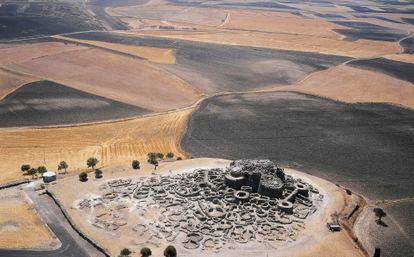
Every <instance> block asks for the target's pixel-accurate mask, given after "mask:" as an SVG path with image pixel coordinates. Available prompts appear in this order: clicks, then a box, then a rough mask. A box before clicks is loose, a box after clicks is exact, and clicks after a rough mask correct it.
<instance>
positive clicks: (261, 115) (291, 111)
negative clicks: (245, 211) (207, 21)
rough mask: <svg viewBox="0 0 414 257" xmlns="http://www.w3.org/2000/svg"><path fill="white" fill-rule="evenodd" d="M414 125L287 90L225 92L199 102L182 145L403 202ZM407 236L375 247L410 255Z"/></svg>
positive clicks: (405, 114)
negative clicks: (271, 164)
mask: <svg viewBox="0 0 414 257" xmlns="http://www.w3.org/2000/svg"><path fill="white" fill-rule="evenodd" d="M413 122H414V112H413V111H411V110H408V109H403V108H399V107H395V106H391V105H386V104H363V105H362V104H359V105H357V104H344V103H339V102H335V101H331V100H326V99H322V98H318V97H312V96H308V95H303V94H296V93H286V92H285V93H283V92H276V93H261V94H232V95H231V94H230V95H226V96H218V97H214V98H210V99H208V100H206V101H204V102H203V103H202V104H201V105H200V107H199V108H198V110H197V111H196V112H195V113H194V114H193V115H192V117H191V119H190V122H189V129H188V130H187V133H186V134H185V136H184V138H183V141H182V146H183V149H184V150H186V151H187V152H189V153H190V154H191V155H193V156H196V157H197V156H205V157H220V158H223V157H225V158H228V159H238V158H270V159H271V160H273V161H275V162H276V163H280V164H281V165H282V166H288V167H294V168H295V169H298V170H302V171H305V172H307V173H310V174H312V175H316V176H318V177H322V178H326V179H328V180H330V181H334V182H335V183H338V184H340V185H343V186H345V187H348V188H350V189H351V190H353V191H355V192H358V193H361V194H363V195H364V196H367V197H368V198H369V199H371V200H386V199H401V198H406V197H412V194H413V187H412V183H413V178H412V176H410V174H411V170H412V167H413V165H414V163H413V160H414V156H413V153H414V149H413V145H414V134H413V130H412V124H413ZM407 215H409V214H408V213H406V212H404V214H403V215H402V216H404V217H406V216H407ZM394 220H395V221H396V222H397V223H398V222H399V220H398V217H397V216H396V217H394ZM405 220H406V219H401V222H405ZM375 225H376V224H375ZM366 226H368V224H366ZM366 226H365V227H364V228H367V227H366ZM400 227H401V226H400ZM402 230H404V228H402ZM364 231H365V230H364ZM370 233H371V232H368V233H365V235H366V236H370ZM405 234H406V233H404V232H401V231H399V232H396V231H394V232H393V236H392V237H391V238H390V239H389V240H388V239H387V240H379V242H378V244H377V245H376V247H380V248H381V249H382V254H384V256H409V255H410V254H411V253H412V251H411V250H410V249H412V238H407V237H406V235H405ZM361 240H362V239H361ZM394 253H398V254H394Z"/></svg>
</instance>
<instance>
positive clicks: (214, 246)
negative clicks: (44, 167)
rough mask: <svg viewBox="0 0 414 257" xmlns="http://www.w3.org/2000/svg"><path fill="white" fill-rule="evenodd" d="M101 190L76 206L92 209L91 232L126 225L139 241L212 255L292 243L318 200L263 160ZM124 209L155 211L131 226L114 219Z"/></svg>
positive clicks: (303, 184)
mask: <svg viewBox="0 0 414 257" xmlns="http://www.w3.org/2000/svg"><path fill="white" fill-rule="evenodd" d="M100 189H101V190H102V197H98V198H96V197H95V198H94V199H84V200H82V201H80V202H79V208H80V209H91V208H95V210H94V212H93V213H94V220H93V224H94V225H95V226H96V227H98V228H101V229H103V230H106V231H109V232H111V231H116V230H117V229H118V228H119V227H121V226H125V225H127V224H128V225H129V226H130V229H131V230H132V231H134V232H138V233H141V235H143V234H148V233H150V234H151V235H152V236H153V238H157V239H160V240H165V241H168V242H174V243H175V244H176V245H179V244H180V243H181V244H182V246H183V247H185V248H187V249H200V250H206V249H210V250H215V251H219V250H220V249H221V248H223V247H232V245H233V247H234V245H235V244H244V243H247V242H257V243H272V242H277V241H279V242H284V241H294V240H296V237H297V235H298V232H299V231H300V230H301V229H303V228H304V227H305V219H306V218H307V217H308V216H309V215H311V214H312V213H314V212H315V211H316V210H317V207H318V206H320V204H321V202H322V199H323V195H321V194H320V193H319V191H318V189H317V188H315V187H314V186H313V185H311V184H308V183H306V182H304V181H303V180H301V179H300V178H293V177H292V176H289V175H286V174H285V172H284V170H283V168H281V167H278V166H276V165H275V164H274V163H273V162H271V161H269V160H238V161H234V162H232V163H231V164H230V166H229V167H227V168H225V169H199V170H195V171H193V172H190V173H182V174H178V175H170V176H150V177H138V178H136V180H132V179H118V180H113V181H110V182H108V183H105V184H104V185H102V186H101V187H100ZM128 208H129V209H130V211H129V212H131V213H133V212H134V211H137V212H138V211H140V210H147V209H150V208H151V209H154V208H155V209H157V210H159V211H158V212H157V214H156V215H154V217H152V218H147V219H144V220H143V221H142V222H140V223H139V224H138V223H137V224H130V222H129V221H128V215H126V214H125V212H124V213H123V212H121V210H123V209H128ZM134 208H135V209H134ZM97 210H99V211H97ZM129 212H128V213H129ZM109 213H110V215H109ZM129 215H130V214H129ZM109 216H110V217H109Z"/></svg>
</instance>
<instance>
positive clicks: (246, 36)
mask: <svg viewBox="0 0 414 257" xmlns="http://www.w3.org/2000/svg"><path fill="white" fill-rule="evenodd" d="M134 34H135V35H137V34H138V35H147V36H157V37H167V38H175V39H184V40H191V41H196V42H208V43H218V44H229V45H240V46H252V47H264V48H273V49H284V50H296V51H305V52H316V53H324V54H335V55H343V56H349V57H356V58H367V57H373V56H379V55H385V54H394V53H398V52H399V51H400V48H399V45H398V43H396V42H385V41H374V40H363V39H361V40H357V41H353V42H349V41H342V40H339V39H335V38H327V37H314V36H308V35H295V34H286V33H267V32H256V31H236V30H228V31H217V32H216V31H215V32H187V31H143V32H134Z"/></svg>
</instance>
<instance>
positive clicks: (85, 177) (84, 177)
mask: <svg viewBox="0 0 414 257" xmlns="http://www.w3.org/2000/svg"><path fill="white" fill-rule="evenodd" d="M79 180H80V181H82V182H85V181H87V180H88V173H86V172H81V173H80V174H79Z"/></svg>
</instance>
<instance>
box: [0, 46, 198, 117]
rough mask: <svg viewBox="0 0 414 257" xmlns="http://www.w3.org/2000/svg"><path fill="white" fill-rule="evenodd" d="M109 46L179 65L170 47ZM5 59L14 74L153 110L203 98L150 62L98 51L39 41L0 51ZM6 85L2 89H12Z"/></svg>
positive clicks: (0, 63) (3, 62) (1, 59)
mask: <svg viewBox="0 0 414 257" xmlns="http://www.w3.org/2000/svg"><path fill="white" fill-rule="evenodd" d="M97 44H98V43H97ZM99 44H105V43H99ZM105 46H106V47H108V48H116V49H117V50H118V51H121V50H122V51H125V52H126V53H131V52H134V53H135V54H137V55H138V54H139V55H142V56H144V57H148V58H149V59H151V58H152V59H155V60H158V61H161V60H163V61H164V62H170V61H175V57H174V54H173V52H172V51H168V49H159V50H158V49H154V48H139V47H137V48H134V47H131V46H122V45H116V44H109V45H105ZM100 47H103V46H100ZM49 48H51V49H53V51H52V50H50V49H49ZM110 50H114V49H110ZM14 54H15V55H16V56H17V58H16V59H14V57H13V56H14ZM0 56H1V57H0V66H2V67H4V68H5V69H8V70H11V71H13V72H16V73H21V74H25V76H30V77H35V78H38V79H44V80H51V81H54V82H57V83H60V84H63V85H65V86H69V87H73V88H76V89H78V90H81V91H85V92H88V93H91V94H95V95H99V96H103V97H106V98H109V99H112V100H117V101H120V102H123V103H127V104H131V105H135V106H138V107H142V108H145V109H147V110H150V111H154V112H163V111H168V110H174V109H178V108H183V107H188V106H190V105H192V104H193V103H195V102H196V101H197V100H198V99H199V98H200V97H201V96H202V93H201V92H199V91H198V90H196V89H195V88H194V87H193V86H192V85H190V84H189V83H187V82H186V81H184V80H182V79H181V78H179V77H177V76H175V75H173V74H171V73H169V72H167V71H165V70H164V69H162V68H160V67H158V66H156V65H154V64H152V63H151V62H150V61H147V60H142V59H138V58H133V57H129V56H123V55H121V54H116V53H113V52H110V51H107V50H102V49H97V48H93V47H85V46H75V44H64V43H56V42H52V43H40V44H37V43H36V44H27V45H22V46H18V47H14V48H7V49H0ZM0 75H1V74H0ZM13 84H14V85H15V86H14V87H13V88H16V87H18V85H20V84H19V82H14V83H13ZM1 85H3V84H1ZM1 85H0V88H2V87H4V88H9V87H10V86H1ZM5 90H9V89H5Z"/></svg>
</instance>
